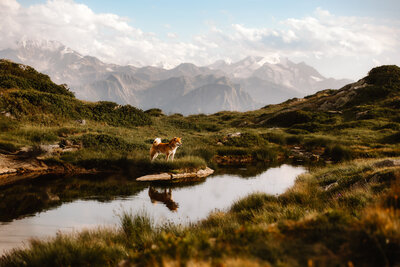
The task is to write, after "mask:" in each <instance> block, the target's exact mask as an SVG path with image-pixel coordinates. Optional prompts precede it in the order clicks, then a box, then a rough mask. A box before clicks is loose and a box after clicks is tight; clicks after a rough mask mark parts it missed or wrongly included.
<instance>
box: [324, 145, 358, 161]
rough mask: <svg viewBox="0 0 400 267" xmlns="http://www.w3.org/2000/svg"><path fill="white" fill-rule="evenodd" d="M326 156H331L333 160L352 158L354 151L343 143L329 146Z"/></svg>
mask: <svg viewBox="0 0 400 267" xmlns="http://www.w3.org/2000/svg"><path fill="white" fill-rule="evenodd" d="M324 155H325V156H328V157H330V158H331V159H332V160H333V161H335V162H339V161H346V160H350V159H352V157H353V155H352V151H351V150H350V149H348V148H346V147H344V146H342V145H333V146H328V147H327V148H326V149H325V152H324Z"/></svg>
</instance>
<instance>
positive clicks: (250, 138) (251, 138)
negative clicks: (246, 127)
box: [224, 133, 266, 147]
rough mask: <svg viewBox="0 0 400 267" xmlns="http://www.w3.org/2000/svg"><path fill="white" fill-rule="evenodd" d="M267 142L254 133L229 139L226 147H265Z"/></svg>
mask: <svg viewBox="0 0 400 267" xmlns="http://www.w3.org/2000/svg"><path fill="white" fill-rule="evenodd" d="M265 143H266V141H265V140H264V139H263V138H261V137H260V136H259V135H257V134H253V133H242V134H241V135H240V136H237V137H229V138H228V139H227V140H226V141H225V142H224V144H225V145H226V146H235V147H250V146H255V145H257V146H260V145H264V144H265Z"/></svg>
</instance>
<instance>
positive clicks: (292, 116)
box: [266, 110, 312, 127]
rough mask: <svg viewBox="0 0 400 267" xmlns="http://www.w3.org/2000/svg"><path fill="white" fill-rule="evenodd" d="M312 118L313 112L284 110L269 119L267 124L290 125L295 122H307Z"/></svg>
mask: <svg viewBox="0 0 400 267" xmlns="http://www.w3.org/2000/svg"><path fill="white" fill-rule="evenodd" d="M311 120H312V113H311V112H308V111H303V110H295V111H288V112H283V113H279V114H277V115H275V116H274V117H272V118H270V119H268V120H267V122H266V124H267V125H276V126H280V127H290V126H292V125H295V124H300V123H307V122H310V121H311Z"/></svg>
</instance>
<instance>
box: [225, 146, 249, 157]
mask: <svg viewBox="0 0 400 267" xmlns="http://www.w3.org/2000/svg"><path fill="white" fill-rule="evenodd" d="M250 153H251V152H250V151H249V150H248V149H244V148H240V147H238V148H236V147H224V148H219V149H218V150H217V154H218V155H219V156H230V155H234V156H246V155H250Z"/></svg>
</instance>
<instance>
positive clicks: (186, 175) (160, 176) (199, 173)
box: [136, 167, 214, 182]
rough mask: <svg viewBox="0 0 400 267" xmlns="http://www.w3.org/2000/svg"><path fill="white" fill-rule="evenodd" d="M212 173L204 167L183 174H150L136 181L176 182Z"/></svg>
mask: <svg viewBox="0 0 400 267" xmlns="http://www.w3.org/2000/svg"><path fill="white" fill-rule="evenodd" d="M213 173H214V170H213V169H211V168H209V167H206V168H205V169H200V170H198V171H196V172H184V173H176V174H175V173H166V172H164V173H159V174H150V175H145V176H141V177H139V178H137V179H136V181H140V182H154V181H170V180H178V179H187V178H202V177H207V176H209V175H211V174H213Z"/></svg>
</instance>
